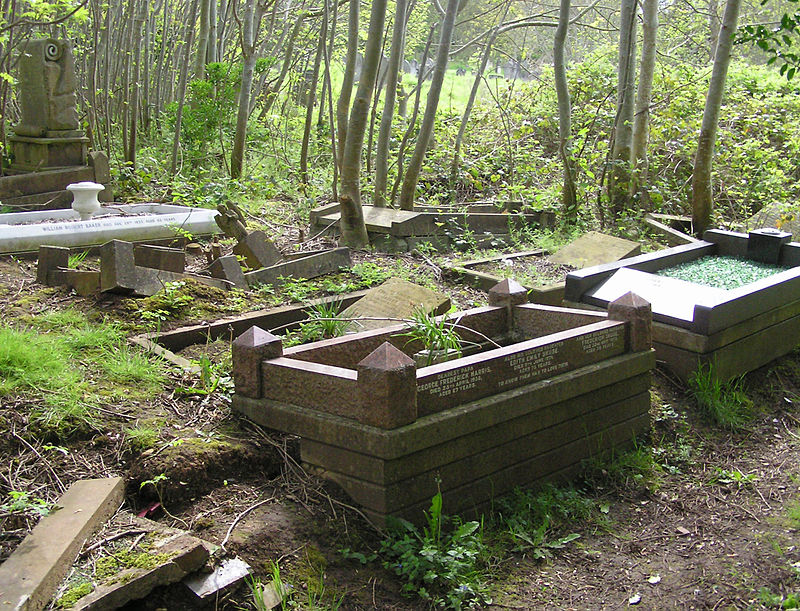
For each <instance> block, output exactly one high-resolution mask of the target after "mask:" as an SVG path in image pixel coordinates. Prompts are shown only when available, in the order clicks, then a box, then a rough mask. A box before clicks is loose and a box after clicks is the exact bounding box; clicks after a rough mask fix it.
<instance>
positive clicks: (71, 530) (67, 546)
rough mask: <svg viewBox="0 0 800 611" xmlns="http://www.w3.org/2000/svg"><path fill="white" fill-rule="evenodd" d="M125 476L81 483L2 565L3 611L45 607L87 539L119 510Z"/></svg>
mask: <svg viewBox="0 0 800 611" xmlns="http://www.w3.org/2000/svg"><path fill="white" fill-rule="evenodd" d="M124 492H125V485H124V482H123V479H122V478H121V477H110V478H106V479H90V480H80V481H78V482H75V483H74V484H73V485H72V486H70V488H69V490H67V492H66V493H65V494H64V496H62V497H61V498H60V499H59V501H58V505H59V507H60V509H59V510H58V511H55V512H53V513H51V514H50V515H47V516H45V517H43V518H42V519H41V520H40V521H39V523H38V524H37V525H36V527H35V528H34V529H33V532H32V533H31V534H30V535H28V536H27V537H25V539H24V540H23V541H22V543H20V545H19V547H17V549H16V550H15V551H14V553H13V554H11V556H10V557H9V558H8V560H6V561H5V562H4V563H3V564H2V565H0V609H4V610H5V609H8V610H9V611H12V610H14V611H16V610H20V611H22V610H26V611H27V610H32V609H43V608H44V607H45V606H46V605H47V603H48V601H49V600H50V598H51V597H52V595H53V592H55V589H56V587H57V586H58V584H59V583H60V582H61V580H62V579H64V577H65V576H66V574H67V572H68V571H69V568H70V565H71V564H72V562H73V561H74V560H75V557H76V556H77V554H78V551H79V550H80V548H81V546H82V545H83V542H84V540H85V539H86V538H87V537H88V536H90V535H91V534H92V533H93V532H94V531H95V530H97V529H98V528H99V527H100V526H101V525H102V524H103V522H105V521H106V520H107V519H108V518H109V517H110V516H111V515H112V514H113V513H114V512H115V511H116V510H117V508H118V507H119V506H120V504H121V503H122V499H123V494H124Z"/></svg>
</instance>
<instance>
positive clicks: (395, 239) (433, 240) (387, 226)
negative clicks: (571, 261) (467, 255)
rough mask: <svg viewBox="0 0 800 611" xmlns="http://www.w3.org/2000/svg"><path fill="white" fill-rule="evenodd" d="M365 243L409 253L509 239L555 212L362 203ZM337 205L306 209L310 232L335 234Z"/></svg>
mask: <svg viewBox="0 0 800 611" xmlns="http://www.w3.org/2000/svg"><path fill="white" fill-rule="evenodd" d="M363 209H364V220H365V223H366V226H367V233H368V234H369V236H370V242H371V243H372V245H373V246H374V247H375V248H376V249H377V250H379V251H384V252H411V251H413V250H414V249H415V248H417V246H419V245H421V244H431V245H432V246H433V247H434V248H435V249H437V250H451V249H453V248H460V249H461V250H464V249H466V248H470V247H471V246H472V245H473V244H472V243H473V242H474V244H475V245H477V246H479V247H484V248H490V247H495V246H498V245H502V244H506V243H510V242H511V240H510V233H511V232H512V231H514V230H519V229H520V228H521V227H523V226H533V227H543V228H552V227H553V226H554V225H555V221H556V215H555V213H554V212H551V211H547V210H543V211H520V210H516V209H515V206H513V205H510V206H508V207H506V209H505V210H503V211H498V208H497V207H496V206H494V205H493V204H477V205H474V206H472V207H470V206H469V205H467V206H466V207H465V206H459V207H457V208H456V207H440V206H436V207H426V206H423V207H419V209H417V208H415V209H414V210H413V211H411V210H396V209H394V208H376V207H373V206H364V207H363ZM339 218H340V213H339V204H338V203H334V204H327V205H325V206H320V207H318V208H315V209H314V210H312V211H311V213H310V221H311V231H312V232H313V233H318V232H319V233H322V234H324V235H332V236H335V235H338V229H337V223H338V222H339Z"/></svg>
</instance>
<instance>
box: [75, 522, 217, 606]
mask: <svg viewBox="0 0 800 611" xmlns="http://www.w3.org/2000/svg"><path fill="white" fill-rule="evenodd" d="M150 553H152V554H153V555H154V558H155V562H157V565H156V566H155V567H153V568H139V567H129V568H124V569H122V570H121V571H119V572H118V573H116V575H115V576H114V577H113V579H112V580H110V581H109V582H108V583H105V584H101V585H99V586H97V588H95V589H94V591H92V592H91V593H90V594H88V595H87V596H84V597H83V598H81V599H80V600H78V601H77V602H76V603H75V605H74V606H73V607H72V609H75V610H76V611H82V610H88V609H96V610H98V611H101V610H102V611H105V610H106V609H117V608H119V607H121V606H122V605H124V604H126V603H128V602H130V601H132V600H138V599H140V598H144V597H145V596H147V595H148V594H149V593H150V592H152V591H153V589H154V588H156V587H158V586H163V585H168V584H171V583H176V582H178V581H180V580H181V579H183V578H184V577H186V576H187V575H189V574H191V573H193V572H194V571H197V570H198V569H200V568H201V567H202V566H203V565H204V564H205V563H206V561H207V560H208V549H206V546H205V545H204V544H203V542H202V541H201V540H200V539H197V538H196V537H192V536H191V535H189V534H187V533H182V534H175V535H171V536H169V537H167V538H166V539H165V540H163V541H159V542H157V543H155V544H153V546H152V548H151V549H150Z"/></svg>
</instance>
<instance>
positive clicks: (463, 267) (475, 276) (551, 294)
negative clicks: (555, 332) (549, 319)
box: [445, 248, 564, 306]
mask: <svg viewBox="0 0 800 611" xmlns="http://www.w3.org/2000/svg"><path fill="white" fill-rule="evenodd" d="M546 256H547V251H546V250H542V249H541V248H539V249H536V250H525V251H521V252H514V253H510V254H507V255H499V256H496V257H487V258H485V259H473V260H471V261H465V262H464V263H461V264H460V265H452V266H449V267H446V268H445V269H447V270H449V271H451V272H454V273H456V274H458V275H459V277H461V278H463V279H464V280H465V281H466V282H467V284H469V285H470V286H474V287H475V288H477V289H480V290H482V291H488V290H489V289H491V288H492V287H493V286H495V285H496V284H497V283H498V282H502V281H503V279H502V278H501V277H500V276H495V275H494V274H488V273H486V272H480V271H478V270H476V269H474V268H475V267H478V266H479V265H482V264H484V263H496V262H497V261H502V260H504V259H518V258H522V257H546ZM526 288H528V301H530V302H531V303H541V304H544V305H554V306H557V305H561V301H562V300H563V299H564V283H563V282H553V283H550V284H547V285H543V286H534V287H526Z"/></svg>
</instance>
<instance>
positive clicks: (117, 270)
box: [100, 240, 228, 297]
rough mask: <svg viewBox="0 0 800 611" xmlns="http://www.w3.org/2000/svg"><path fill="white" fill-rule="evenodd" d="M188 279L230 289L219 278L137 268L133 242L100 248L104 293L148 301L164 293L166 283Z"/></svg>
mask: <svg viewBox="0 0 800 611" xmlns="http://www.w3.org/2000/svg"><path fill="white" fill-rule="evenodd" d="M187 278H192V279H194V280H197V281H198V282H201V283H203V284H207V285H209V286H213V287H216V288H219V289H223V290H225V289H227V288H228V283H226V282H225V281H221V280H218V279H216V278H211V277H208V276H199V275H196V274H180V273H175V272H171V271H167V270H162V269H154V268H150V267H142V266H139V265H136V263H135V258H134V248H133V244H132V243H131V242H124V241H122V240H111V241H110V242H106V243H105V244H103V246H101V247H100V290H101V291H108V292H113V293H123V294H133V295H139V296H143V297H148V296H150V295H155V294H156V293H157V292H158V291H160V290H161V289H163V288H164V285H165V284H166V283H167V282H177V281H180V280H185V279H187Z"/></svg>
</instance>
